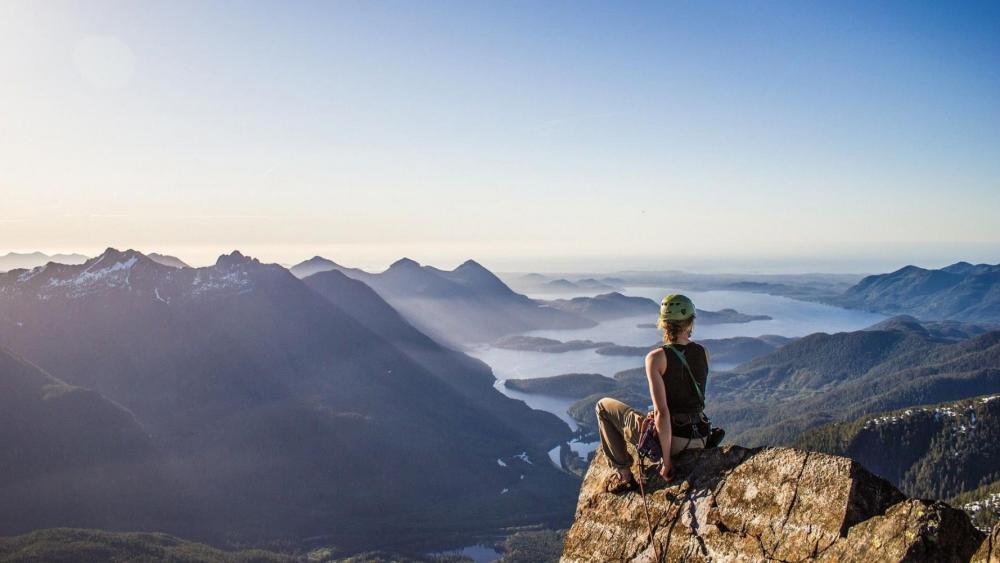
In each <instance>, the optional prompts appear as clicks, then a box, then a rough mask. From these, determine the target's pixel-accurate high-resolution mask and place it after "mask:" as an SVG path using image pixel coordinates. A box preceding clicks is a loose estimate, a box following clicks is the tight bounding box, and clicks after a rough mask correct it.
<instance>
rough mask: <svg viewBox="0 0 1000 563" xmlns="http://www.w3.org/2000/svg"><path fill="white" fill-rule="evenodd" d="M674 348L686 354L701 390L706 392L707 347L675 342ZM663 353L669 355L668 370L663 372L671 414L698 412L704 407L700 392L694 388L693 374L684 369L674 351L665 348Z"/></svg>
mask: <svg viewBox="0 0 1000 563" xmlns="http://www.w3.org/2000/svg"><path fill="white" fill-rule="evenodd" d="M673 346H674V348H675V349H676V350H677V351H678V352H680V353H681V354H684V358H685V359H686V360H687V362H688V365H689V366H691V373H692V374H694V378H695V380H696V381H697V382H698V386H699V387H701V392H702V393H704V392H705V381H706V380H707V379H708V356H706V355H705V348H704V347H703V346H702V345H701V344H697V343H695V342H689V343H687V344H674V345H673ZM663 353H664V354H666V355H667V371H665V372H663V384H664V385H665V386H666V388H667V407H669V408H670V413H671V414H675V413H676V414H696V413H700V412H701V411H702V409H703V405H702V403H701V399H700V398H699V397H698V392H697V391H695V390H694V385H693V384H692V383H691V376H690V375H688V374H687V370H685V369H684V364H682V363H681V361H680V358H678V357H677V356H676V355H674V353H673V352H671V351H670V350H668V349H666V347H664V348H663Z"/></svg>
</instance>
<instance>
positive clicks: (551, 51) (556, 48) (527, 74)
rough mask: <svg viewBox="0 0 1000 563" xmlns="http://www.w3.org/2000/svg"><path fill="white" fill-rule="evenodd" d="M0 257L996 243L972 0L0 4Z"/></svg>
mask: <svg viewBox="0 0 1000 563" xmlns="http://www.w3.org/2000/svg"><path fill="white" fill-rule="evenodd" d="M0 79H2V80H3V83H4V88H2V89H0V107H3V108H4V111H2V112H0V130H2V131H3V135H0V189H2V191H3V206H2V208H0V252H6V251H24V250H42V251H45V252H50V253H51V252H54V251H58V252H83V253H85V254H89V255H93V254H94V253H98V252H100V251H101V250H103V249H104V248H105V247H108V246H114V247H118V248H128V247H134V248H137V249H144V250H145V249H149V250H155V251H158V252H163V253H168V254H174V255H177V256H178V257H180V258H182V259H184V260H187V261H190V262H191V263H192V264H205V263H210V262H212V261H214V259H215V257H216V256H218V255H219V254H220V253H222V252H228V251H230V250H232V249H234V248H238V249H240V250H241V251H243V252H245V253H247V254H250V255H254V256H257V257H260V258H261V259H262V260H266V261H274V262H279V263H285V264H292V263H296V262H298V261H300V260H303V259H306V258H309V257H311V256H313V255H323V256H326V257H328V258H331V259H333V260H336V261H339V262H343V263H345V264H348V265H354V266H359V267H362V268H365V269H371V270H378V269H382V268H384V267H385V266H387V265H388V264H389V263H391V262H392V261H394V260H395V259H398V258H399V257H402V256H408V257H411V258H413V259H415V260H418V261H420V262H421V263H429V264H434V265H438V266H442V267H450V266H454V265H456V264H458V263H460V262H461V261H463V260H465V259H467V258H474V259H476V260H478V261H480V262H482V263H483V264H484V265H486V266H487V267H489V268H491V269H493V270H497V271H560V272H572V271H614V270H620V269H642V270H662V269H685V270H690V271H713V272H721V271H733V272H742V271H786V272H791V271H794V272H812V271H820V272H852V273H865V272H879V271H887V270H891V269H895V268H898V267H900V266H902V265H905V264H911V263H912V264H917V265H921V266H927V267H934V266H942V265H945V264H948V263H951V262H955V261H959V260H967V261H972V262H991V263H996V262H998V261H1000V256H998V252H997V250H998V249H1000V221H997V220H996V218H997V217H998V216H1000V158H998V155H1000V95H998V93H1000V9H998V8H997V6H995V5H989V4H986V5H980V4H962V5H947V6H944V5H942V6H934V5H915V4H912V3H907V2H889V3H880V4H877V5H873V4H869V3H863V2H857V3H842V4H838V5H837V6H836V9H834V8H833V7H829V6H824V5H816V4H764V3H754V4H745V5H735V4H733V5H730V4H697V5H687V4H665V3H644V2H632V3H624V4H620V3H615V4H610V3H609V4H602V3H566V2H547V3H533V2H523V3H521V2H505V3H459V2H429V3H422V4H419V5H414V4H409V3H403V2H361V3H348V2H336V3H317V4H313V3H300V2H288V3H282V4H280V5H275V4H268V3H257V2H246V3H242V4H241V5H240V8H239V9H238V10H237V9H232V8H231V7H230V6H229V5H227V4H226V3H221V2H205V3H197V4H187V3H181V4H177V3H167V2H149V3H143V4H142V5H138V4H130V3H124V2H122V3H119V2H98V3H89V4H86V5H84V4H75V3H71V2H61V1H53V2H44V3H32V2H21V1H11V2H4V3H2V4H0Z"/></svg>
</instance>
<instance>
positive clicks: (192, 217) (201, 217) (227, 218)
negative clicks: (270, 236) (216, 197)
mask: <svg viewBox="0 0 1000 563" xmlns="http://www.w3.org/2000/svg"><path fill="white" fill-rule="evenodd" d="M174 218H175V219H183V220H205V219H210V220H212V221H244V220H254V219H270V217H269V216H267V215H177V216H176V217H174Z"/></svg>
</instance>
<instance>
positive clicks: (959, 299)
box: [831, 262, 1000, 323]
mask: <svg viewBox="0 0 1000 563" xmlns="http://www.w3.org/2000/svg"><path fill="white" fill-rule="evenodd" d="M831 301H832V302H833V303H834V304H836V305H841V306H845V307H853V308H858V309H867V310H871V311H878V312H882V313H886V314H908V315H913V316H915V317H918V318H920V319H926V320H951V321H970V322H990V323H1000V264H998V265H990V264H970V263H968V262H958V263H956V264H952V265H951V266H947V267H945V268H941V269H939V270H928V269H924V268H919V267H917V266H906V267H904V268H900V269H899V270H896V271H895V272H891V273H888V274H878V275H873V276H868V277H866V278H864V279H862V280H861V281H860V282H858V283H857V284H856V285H854V286H853V287H851V288H850V289H848V290H847V291H846V292H844V293H843V295H841V296H839V297H837V298H834V299H832V300H831Z"/></svg>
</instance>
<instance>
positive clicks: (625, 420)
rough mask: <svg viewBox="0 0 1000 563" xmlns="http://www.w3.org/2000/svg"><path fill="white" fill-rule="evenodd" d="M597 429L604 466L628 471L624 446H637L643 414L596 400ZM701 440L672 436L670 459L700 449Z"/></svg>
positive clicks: (628, 459)
mask: <svg viewBox="0 0 1000 563" xmlns="http://www.w3.org/2000/svg"><path fill="white" fill-rule="evenodd" d="M594 410H595V411H596V412H597V426H598V429H599V430H600V432H601V450H602V451H604V457H606V458H607V459H608V465H610V466H611V467H613V468H615V469H630V468H631V467H632V456H631V454H629V451H628V444H632V446H633V447H638V445H639V427H640V425H641V424H642V419H643V418H645V417H646V415H645V413H642V412H639V411H637V410H635V409H633V408H632V407H630V406H628V405H626V404H625V403H623V402H621V401H619V400H617V399H612V398H611V397H605V398H603V399H601V400H600V401H597V406H596V407H595V409H594ZM704 447H705V439H704V438H695V439H691V438H681V437H679V436H674V437H673V439H672V440H671V441H670V457H674V456H676V455H677V454H679V453H681V452H682V451H684V450H691V449H702V448H704Z"/></svg>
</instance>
